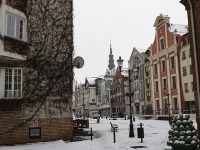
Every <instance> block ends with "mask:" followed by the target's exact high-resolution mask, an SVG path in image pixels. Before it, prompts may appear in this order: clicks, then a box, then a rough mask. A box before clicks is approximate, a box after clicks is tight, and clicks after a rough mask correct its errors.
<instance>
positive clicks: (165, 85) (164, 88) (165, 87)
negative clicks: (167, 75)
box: [162, 79, 167, 91]
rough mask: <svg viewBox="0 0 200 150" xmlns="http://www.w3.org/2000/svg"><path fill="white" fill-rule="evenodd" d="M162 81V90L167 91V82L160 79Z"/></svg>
mask: <svg viewBox="0 0 200 150" xmlns="http://www.w3.org/2000/svg"><path fill="white" fill-rule="evenodd" d="M162 81H163V83H162V84H163V90H164V91H165V90H166V89H167V82H166V79H162Z"/></svg>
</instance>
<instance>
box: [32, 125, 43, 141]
mask: <svg viewBox="0 0 200 150" xmlns="http://www.w3.org/2000/svg"><path fill="white" fill-rule="evenodd" d="M40 138H41V127H31V128H29V139H40Z"/></svg>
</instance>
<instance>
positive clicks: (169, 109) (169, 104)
mask: <svg viewBox="0 0 200 150" xmlns="http://www.w3.org/2000/svg"><path fill="white" fill-rule="evenodd" d="M168 110H169V124H170V125H171V121H170V103H169V94H168Z"/></svg>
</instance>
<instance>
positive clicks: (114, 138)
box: [113, 128, 116, 143]
mask: <svg viewBox="0 0 200 150" xmlns="http://www.w3.org/2000/svg"><path fill="white" fill-rule="evenodd" d="M113 136H114V143H115V142H116V140H115V128H114V131H113Z"/></svg>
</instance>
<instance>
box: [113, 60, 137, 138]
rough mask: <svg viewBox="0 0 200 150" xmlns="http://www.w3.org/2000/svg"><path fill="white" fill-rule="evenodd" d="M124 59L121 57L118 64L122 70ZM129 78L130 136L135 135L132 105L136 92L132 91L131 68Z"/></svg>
mask: <svg viewBox="0 0 200 150" xmlns="http://www.w3.org/2000/svg"><path fill="white" fill-rule="evenodd" d="M123 61H124V60H123V59H121V57H119V59H118V60H117V63H118V66H119V68H120V70H121V68H122V66H123ZM128 77H129V78H128V79H129V92H128V93H126V95H127V96H129V100H130V125H129V137H134V130H133V120H132V119H133V118H132V106H131V97H132V96H133V94H134V93H132V92H131V78H130V69H129V70H128Z"/></svg>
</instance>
